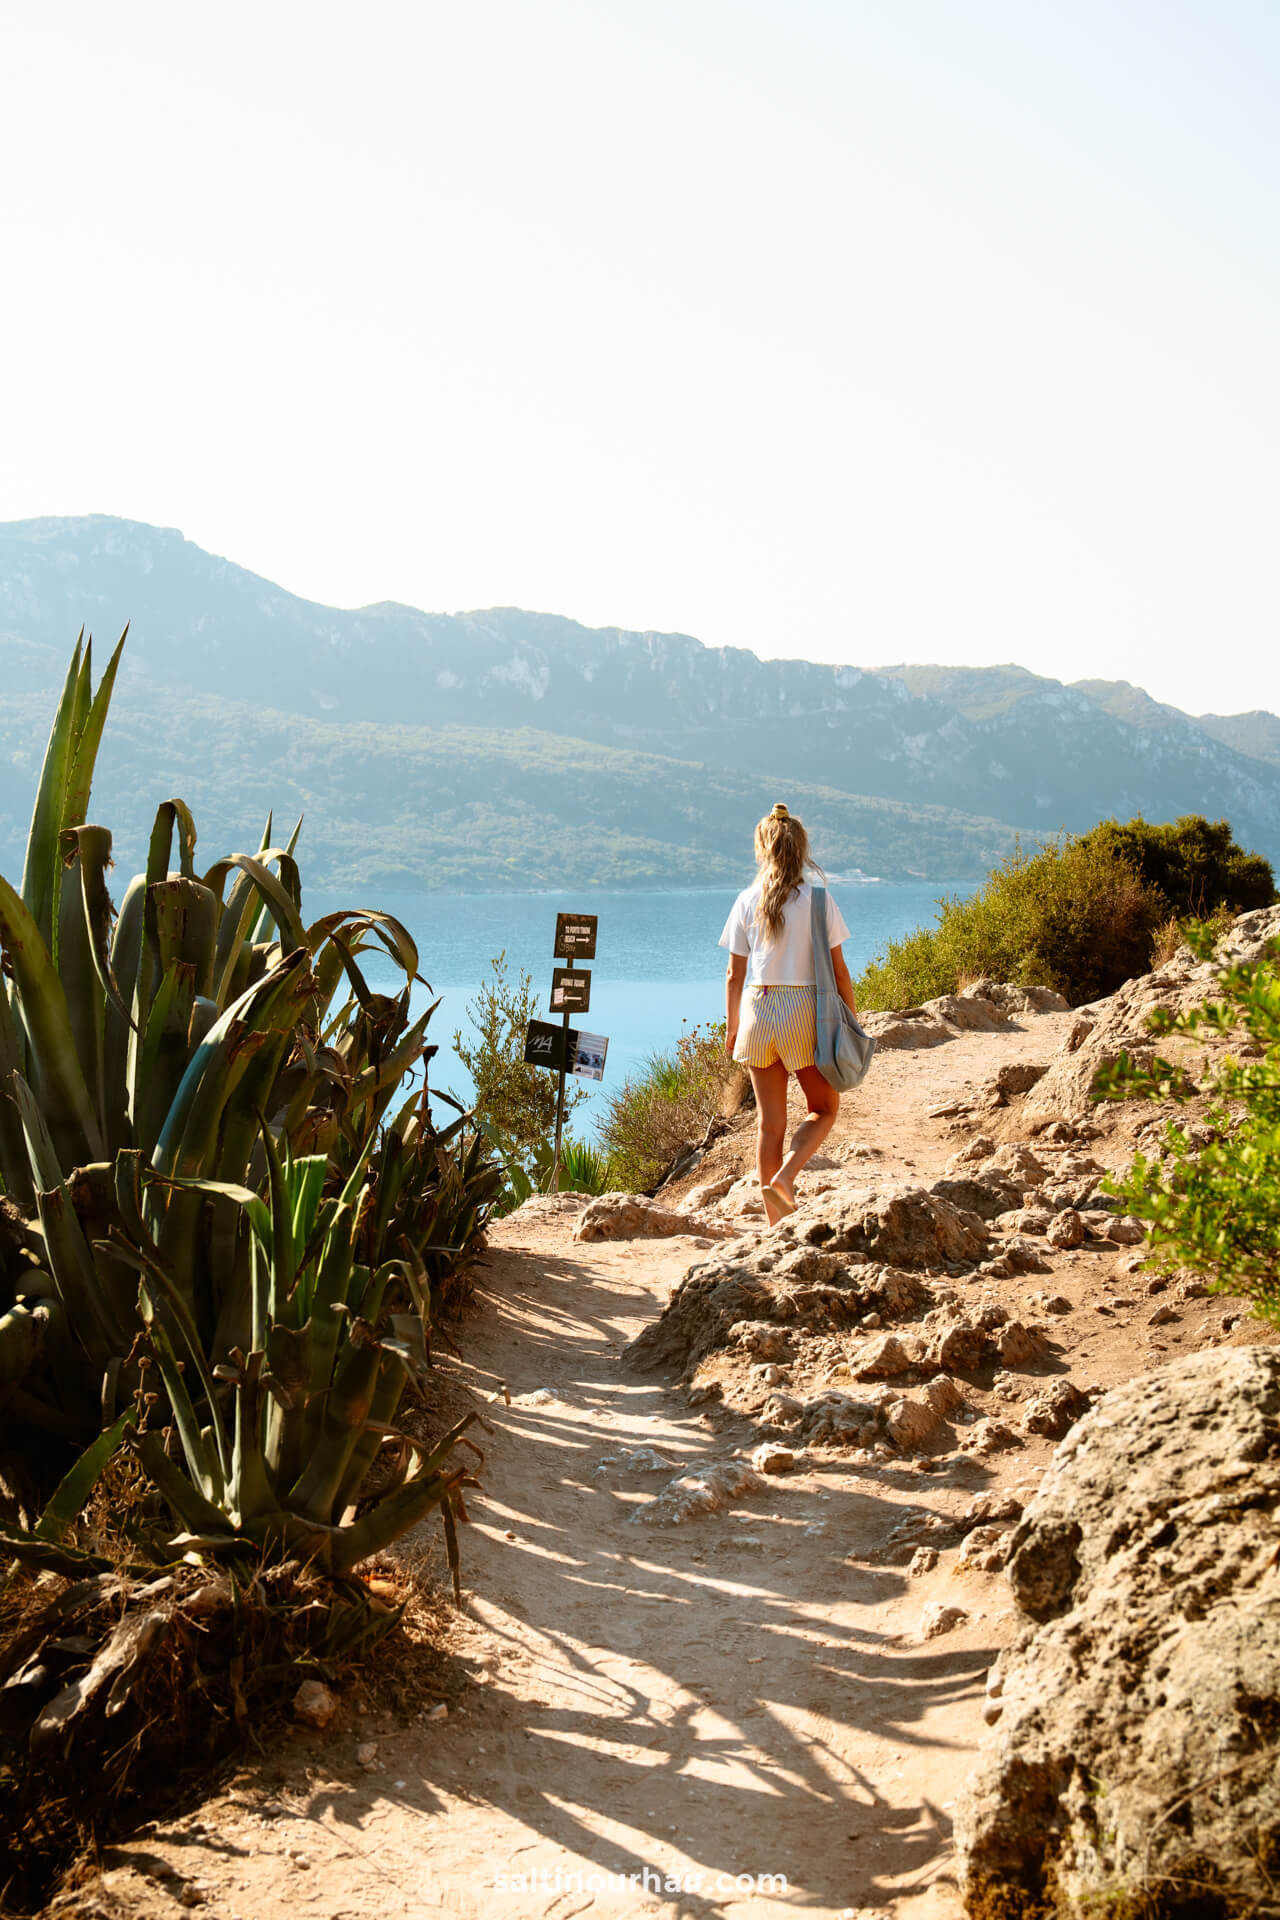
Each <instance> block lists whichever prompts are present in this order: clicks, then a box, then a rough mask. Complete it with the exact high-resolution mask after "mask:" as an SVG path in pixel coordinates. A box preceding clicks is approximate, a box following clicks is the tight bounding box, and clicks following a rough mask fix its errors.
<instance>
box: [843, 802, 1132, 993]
mask: <svg viewBox="0 0 1280 1920" xmlns="http://www.w3.org/2000/svg"><path fill="white" fill-rule="evenodd" d="M938 909H939V918H938V925H937V926H936V927H921V928H918V929H917V931H916V932H915V933H913V934H909V935H908V936H907V937H906V938H905V939H903V940H894V941H891V942H890V944H889V947H888V949H887V951H886V952H885V953H884V954H883V955H880V956H878V957H877V958H876V959H875V960H873V961H872V962H871V964H870V965H869V966H868V967H867V968H866V970H865V971H864V972H863V974H862V976H861V978H860V979H859V980H858V982H857V996H858V1004H859V1006H861V1007H865V1008H867V1009H868V1010H870V1009H873V1008H877V1007H909V1006H915V1005H918V1004H919V1003H920V1002H921V1001H923V1000H930V999H933V998H934V997H935V996H936V995H938V994H943V993H955V992H956V990H957V988H958V987H959V986H960V985H961V983H962V982H963V981H964V980H965V979H966V978H969V979H977V978H979V977H981V976H983V975H986V976H988V977H991V978H994V979H997V980H1010V981H1014V982H1016V983H1018V984H1019V985H1021V986H1044V987H1052V988H1053V989H1054V990H1055V991H1056V992H1058V993H1061V994H1063V995H1064V996H1065V997H1066V999H1067V1000H1069V1001H1070V1002H1071V1003H1072V1004H1073V1005H1077V1006H1078V1005H1080V1004H1081V1003H1082V1002H1084V1001H1088V1000H1094V999H1097V998H1099V997H1100V996H1101V995H1103V994H1106V993H1111V992H1114V990H1115V989H1116V988H1117V987H1118V986H1120V984H1121V983H1122V982H1123V981H1125V980H1127V979H1129V978H1130V977H1131V976H1132V975H1134V974H1136V973H1141V972H1143V971H1144V970H1145V968H1146V966H1147V964H1148V961H1149V957H1150V952H1151V940H1152V935H1153V933H1154V931H1155V929H1156V927H1157V926H1158V924H1159V923H1160V920H1161V919H1162V917H1165V916H1164V915H1163V914H1162V902H1161V900H1160V897H1159V895H1158V894H1157V893H1156V892H1155V890H1154V889H1153V888H1152V887H1150V886H1148V885H1147V884H1146V883H1145V882H1144V881H1143V880H1142V878H1141V876H1140V875H1139V874H1138V872H1137V871H1136V869H1135V868H1134V867H1133V866H1131V865H1130V864H1129V862H1128V860H1127V859H1125V858H1124V857H1123V855H1122V854H1121V853H1120V852H1119V851H1117V850H1116V849H1114V848H1111V847H1109V846H1107V845H1105V844H1104V845H1100V846H1094V845H1091V844H1090V843H1089V841H1088V839H1087V837H1086V838H1084V839H1075V838H1072V837H1071V836H1070V835H1063V836H1060V837H1059V838H1058V839H1056V840H1052V841H1049V842H1047V843H1046V844H1045V845H1043V846H1041V847H1038V848H1037V849H1036V851H1035V852H1034V853H1028V852H1027V850H1026V849H1025V848H1024V847H1023V846H1022V844H1021V842H1019V844H1018V845H1017V846H1015V848H1014V850H1013V852H1012V853H1011V854H1010V855H1009V857H1008V858H1007V859H1006V860H1004V861H1003V862H1002V864H1001V865H1000V866H999V867H997V868H996V870H995V871H994V872H993V873H992V874H991V875H990V877H989V878H988V880H987V882H986V884H985V885H984V886H983V887H981V888H980V889H979V891H978V892H977V893H975V894H974V895H972V897H971V898H969V899H967V900H962V899H959V898H957V897H956V896H952V897H950V898H949V899H945V900H941V901H939V903H938Z"/></svg>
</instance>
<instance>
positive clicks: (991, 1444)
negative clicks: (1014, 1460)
mask: <svg viewBox="0 0 1280 1920" xmlns="http://www.w3.org/2000/svg"><path fill="white" fill-rule="evenodd" d="M960 1445H961V1447H962V1448H963V1449H964V1451H965V1452H966V1453H973V1454H976V1455H977V1456H978V1458H979V1459H980V1460H981V1459H985V1458H986V1456H987V1455H988V1454H992V1453H1007V1452H1009V1451H1010V1450H1011V1449H1012V1448H1014V1447H1020V1446H1021V1445H1022V1441H1021V1440H1020V1439H1019V1437H1018V1435H1017V1434H1016V1433H1015V1432H1014V1431H1013V1428H1012V1427H1008V1426H1006V1425H1005V1423H1004V1421H1003V1420H991V1419H984V1420H977V1421H975V1422H974V1424H973V1426H971V1427H970V1428H969V1431H968V1432H967V1433H966V1434H965V1435H964V1436H963V1438H962V1439H961V1441H960Z"/></svg>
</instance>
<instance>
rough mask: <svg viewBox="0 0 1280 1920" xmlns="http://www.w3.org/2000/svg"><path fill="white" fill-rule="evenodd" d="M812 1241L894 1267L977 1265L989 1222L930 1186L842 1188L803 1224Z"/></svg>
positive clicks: (803, 1231)
mask: <svg viewBox="0 0 1280 1920" xmlns="http://www.w3.org/2000/svg"><path fill="white" fill-rule="evenodd" d="M798 1230H799V1232H800V1234H801V1235H802V1237H803V1238H804V1239H805V1240H806V1241H807V1242H808V1243H809V1244H810V1245H811V1246H820V1247H824V1248H825V1249H826V1250H827V1251H828V1252H830V1253H855V1254H861V1255H862V1257H863V1258H864V1259H866V1260H878V1261H883V1262H884V1263H885V1264H886V1265H888V1266H894V1267H947V1266H957V1267H965V1266H972V1265H973V1264H974V1263H975V1262H976V1261H978V1260H981V1259H982V1257H983V1255H984V1254H985V1253H986V1251H987V1230H986V1224H985V1222H984V1221H983V1220H981V1219H980V1218H979V1217H978V1215H977V1214H975V1213H969V1212H966V1211H964V1210H962V1209H961V1208H959V1207H956V1206H953V1205H952V1203H951V1202H950V1201H949V1200H946V1199H943V1197H942V1196H941V1195H940V1194H938V1193H935V1192H933V1191H932V1190H931V1189H930V1188H928V1187H911V1186H906V1185H902V1184H893V1185H886V1186H883V1187H880V1188H878V1189H877V1190H876V1191H875V1192H874V1193H870V1194H869V1193H868V1192H867V1190H866V1189H865V1188H853V1189H849V1188H844V1189H841V1188H837V1189H836V1190H835V1191H834V1192H832V1193H829V1194H827V1195H824V1197H823V1200H822V1203H821V1205H820V1208H819V1209H818V1210H817V1211H816V1212H815V1213H813V1215H812V1217H809V1216H808V1215H807V1214H806V1216H804V1217H803V1224H800V1225H799V1226H798Z"/></svg>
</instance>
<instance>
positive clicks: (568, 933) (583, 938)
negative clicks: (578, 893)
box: [555, 913, 599, 960]
mask: <svg viewBox="0 0 1280 1920" xmlns="http://www.w3.org/2000/svg"><path fill="white" fill-rule="evenodd" d="M598 923H599V915H598V914H594V913H558V914H557V915H556V944H555V951H556V954H557V955H558V956H559V958H560V959H562V960H594V959H595V957H596V927H597V925H598Z"/></svg>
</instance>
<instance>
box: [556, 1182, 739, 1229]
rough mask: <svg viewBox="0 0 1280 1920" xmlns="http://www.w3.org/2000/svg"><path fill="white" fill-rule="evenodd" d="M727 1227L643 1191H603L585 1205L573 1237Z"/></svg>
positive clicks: (717, 1221) (562, 1197) (563, 1195)
mask: <svg viewBox="0 0 1280 1920" xmlns="http://www.w3.org/2000/svg"><path fill="white" fill-rule="evenodd" d="M559 1197H560V1198H561V1199H567V1198H568V1197H569V1196H568V1195H567V1194H562V1195H560V1196H559ZM695 1223H696V1224H695ZM726 1231H727V1229H726V1227H725V1225H724V1223H723V1222H722V1221H719V1220H708V1219H706V1218H704V1217H703V1216H701V1215H697V1214H693V1213H688V1212H677V1210H676V1209H675V1208H674V1207H663V1206H659V1204H658V1202H657V1201H656V1200H648V1199H646V1198H645V1196H644V1195H643V1194H641V1193H602V1194H601V1195H600V1196H599V1197H598V1198H597V1199H595V1200H592V1201H591V1203H590V1205H589V1206H587V1207H586V1208H584V1210H583V1213H582V1217H581V1218H580V1220H579V1221H578V1224H577V1226H576V1227H575V1228H574V1230H573V1237H574V1239H575V1240H585V1241H590V1240H655V1239H663V1238H666V1237H669V1236H670V1235H672V1234H676V1233H692V1232H698V1233H702V1234H708V1233H713V1234H724V1233H725V1232H726Z"/></svg>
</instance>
